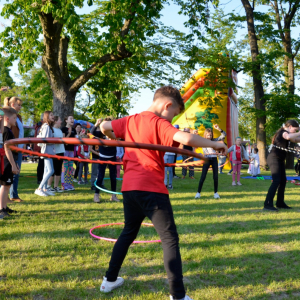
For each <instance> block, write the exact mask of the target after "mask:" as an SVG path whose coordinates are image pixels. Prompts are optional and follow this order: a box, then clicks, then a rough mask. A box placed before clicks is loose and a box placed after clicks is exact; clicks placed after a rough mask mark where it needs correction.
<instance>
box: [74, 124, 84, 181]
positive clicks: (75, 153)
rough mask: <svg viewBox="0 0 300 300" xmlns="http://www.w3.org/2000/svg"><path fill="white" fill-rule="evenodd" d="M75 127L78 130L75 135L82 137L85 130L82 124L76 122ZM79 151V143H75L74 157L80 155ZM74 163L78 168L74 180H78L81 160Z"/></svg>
mask: <svg viewBox="0 0 300 300" xmlns="http://www.w3.org/2000/svg"><path fill="white" fill-rule="evenodd" d="M74 128H75V132H76V134H75V137H76V138H80V137H81V136H82V134H83V132H84V131H83V130H82V126H81V124H79V123H76V124H75V126H74ZM77 153H78V145H74V157H78V154H77ZM74 164H75V166H76V169H75V170H74V179H73V182H78V180H77V177H78V172H79V162H78V161H76V160H75V161H74Z"/></svg>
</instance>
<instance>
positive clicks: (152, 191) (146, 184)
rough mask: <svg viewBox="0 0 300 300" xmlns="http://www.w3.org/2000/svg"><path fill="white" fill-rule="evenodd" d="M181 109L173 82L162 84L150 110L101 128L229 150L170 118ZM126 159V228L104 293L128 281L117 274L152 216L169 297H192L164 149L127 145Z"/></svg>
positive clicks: (141, 138)
mask: <svg viewBox="0 0 300 300" xmlns="http://www.w3.org/2000/svg"><path fill="white" fill-rule="evenodd" d="M183 110H184V102H183V99H182V98H181V95H180V92H179V91H178V90H177V89H176V88H174V87H172V86H164V87H161V88H159V89H158V90H157V91H156V92H155V94H154V99H153V103H152V105H151V106H150V108H149V109H148V110H147V111H144V112H142V113H140V114H136V115H133V116H129V117H125V118H122V119H119V120H115V121H111V122H110V121H107V122H103V123H101V125H100V128H101V131H102V133H103V134H104V135H106V136H108V137H109V138H111V139H116V138H121V139H124V140H125V141H129V142H140V143H147V144H157V145H164V146H176V147H178V146H179V144H184V145H189V146H192V147H211V148H214V149H216V150H224V151H225V152H226V151H227V148H226V146H225V145H224V144H220V143H217V142H213V141H211V140H207V139H204V138H202V137H200V136H198V135H195V134H190V133H186V132H181V131H179V130H178V129H176V128H174V127H173V126H172V125H171V123H170V122H171V121H172V119H173V118H174V117H175V116H176V115H178V114H179V113H180V112H181V111H183ZM123 163H124V176H123V185H122V192H123V206H124V217H125V226H124V229H123V231H122V233H121V235H120V237H119V239H118V240H117V242H116V244H115V246H114V249H113V253H112V256H111V260H110V263H109V269H108V271H107V272H106V277H104V280H103V282H102V284H101V287H100V291H101V292H106V293H107V292H110V291H111V290H113V289H115V288H117V287H119V286H121V285H122V284H123V282H124V280H123V278H121V277H118V273H119V271H120V268H121V266H122V263H123V260H124V259H125V256H126V254H127V251H128V248H129V246H130V245H131V243H132V242H133V241H134V239H135V238H136V236H137V234H138V232H139V229H140V226H141V223H142V222H143V220H144V219H145V217H148V218H149V219H150V220H151V221H152V223H153V225H154V227H155V229H156V231H157V233H158V234H159V236H160V238H161V241H162V247H163V252H164V265H165V269H166V271H167V275H168V280H169V287H170V294H171V297H170V298H171V300H175V299H176V300H190V299H191V298H190V297H188V296H186V295H185V289H184V286H183V281H182V278H183V276H182V264H181V257H180V252H179V238H178V234H177V230H176V225H175V222H174V216H173V210H172V206H171V203H170V199H169V194H168V189H167V188H166V186H165V184H164V153H163V152H160V151H154V150H145V149H133V148H126V151H125V155H124V158H123Z"/></svg>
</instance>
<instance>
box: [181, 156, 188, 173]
mask: <svg viewBox="0 0 300 300" xmlns="http://www.w3.org/2000/svg"><path fill="white" fill-rule="evenodd" d="M187 159H188V156H184V155H182V162H184V161H185V160H187ZM186 173H187V168H186V167H184V168H182V176H183V177H185V176H186Z"/></svg>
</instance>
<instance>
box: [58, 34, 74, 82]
mask: <svg viewBox="0 0 300 300" xmlns="http://www.w3.org/2000/svg"><path fill="white" fill-rule="evenodd" d="M69 41H70V39H69V38H68V37H62V38H60V41H59V52H58V65H59V70H60V74H61V76H62V78H63V79H64V81H65V82H66V83H68V82H71V79H70V76H69V70H68V59H67V55H68V48H69Z"/></svg>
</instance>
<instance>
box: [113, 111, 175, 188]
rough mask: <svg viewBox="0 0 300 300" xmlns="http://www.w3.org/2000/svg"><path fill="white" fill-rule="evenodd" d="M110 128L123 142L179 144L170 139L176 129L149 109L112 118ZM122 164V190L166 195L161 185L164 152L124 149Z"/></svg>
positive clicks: (163, 186) (163, 185)
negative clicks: (117, 118) (131, 114)
mask: <svg viewBox="0 0 300 300" xmlns="http://www.w3.org/2000/svg"><path fill="white" fill-rule="evenodd" d="M112 128H113V131H114V133H115V135H116V137H117V138H121V139H124V140H125V141H126V142H137V143H147V144H157V145H164V146H173V147H178V146H179V143H177V142H174V141H173V137H174V135H175V133H176V132H178V131H179V130H178V129H176V128H174V127H173V126H172V125H171V123H170V122H169V121H167V120H165V119H162V118H160V117H158V116H157V115H155V114H154V113H152V112H149V111H144V112H142V113H140V114H136V115H133V116H129V117H125V118H122V119H119V120H114V121H112ZM123 164H124V176H123V184H122V192H126V191H134V190H136V191H147V192H156V193H162V194H168V190H167V188H166V186H165V184H164V152H161V151H154V150H145V149H137V148H126V149H125V155H124V158H123Z"/></svg>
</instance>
